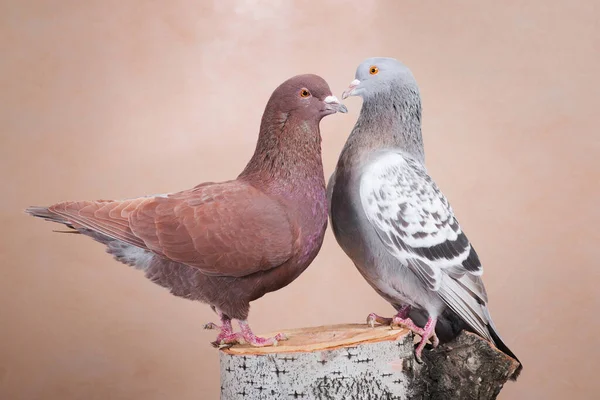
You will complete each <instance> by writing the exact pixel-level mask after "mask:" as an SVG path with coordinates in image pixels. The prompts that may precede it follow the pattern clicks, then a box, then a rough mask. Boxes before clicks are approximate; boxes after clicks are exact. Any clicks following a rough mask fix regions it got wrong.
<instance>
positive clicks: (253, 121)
mask: <svg viewBox="0 0 600 400" xmlns="http://www.w3.org/2000/svg"><path fill="white" fill-rule="evenodd" d="M439 3H443V4H444V5H441V4H439ZM484 3H486V4H484ZM519 3H522V4H519ZM450 4H452V5H451V6H450ZM599 13H600V7H599V6H598V2H596V1H593V0H582V1H570V2H559V1H548V0H537V1H528V2H525V1H523V2H517V1H502V2H500V1H494V2H492V1H489V2H485V1H484V2H478V1H453V2H434V1H427V2H417V1H402V2H401V1H394V0H389V1H379V2H377V1H369V0H362V1H355V2H350V1H342V0H338V1H334V0H329V1H319V2H316V1H314V2H309V1H299V0H296V1H292V0H288V1H286V0H279V1H261V0H238V1H232V0H215V1H212V2H209V1H204V2H202V1H192V0H176V1H174V0H168V1H167V0H163V1H142V0H135V1H134V0H128V1H123V0H119V1H107V0H93V1H92V0H86V1H81V0H71V1H68V0H62V1H61V0H37V1H35V0H9V1H7V0H3V1H1V2H0V49H1V53H0V54H1V56H0V132H1V133H0V135H1V136H0V147H1V151H2V154H1V159H0V174H1V179H2V187H3V190H2V196H1V198H0V218H1V222H2V240H1V241H0V254H1V265H0V304H1V306H0V339H1V340H0V398H2V399H11V400H12V399H15V400H17V399H18V400H20V399H65V400H71V399H147V400H154V399H182V400H183V399H189V400H197V399H213V398H217V396H218V392H219V374H218V356H217V351H215V350H214V349H213V348H212V347H210V345H209V341H211V340H213V339H214V335H215V334H214V332H208V331H204V330H203V329H202V325H203V324H204V323H206V322H208V321H214V320H215V318H214V315H213V314H212V312H211V311H210V309H209V307H208V306H206V305H203V304H200V303H192V302H189V301H185V300H182V299H179V298H175V297H172V296H171V295H170V294H168V292H167V291H166V290H163V289H162V288H160V287H158V286H155V285H152V284H151V283H149V282H148V281H146V280H145V279H144V278H143V276H142V274H141V273H140V272H138V271H135V270H133V269H130V268H128V267H126V266H124V265H122V264H119V263H116V262H114V261H113V260H112V259H111V257H110V256H108V255H106V254H105V253H104V249H103V248H102V246H100V245H98V244H96V243H94V242H92V241H91V240H88V239H84V238H82V237H73V236H68V235H60V234H55V233H52V232H51V230H52V229H54V228H57V227H58V226H53V225H51V224H49V223H44V222H42V221H40V220H34V219H33V218H29V217H27V216H26V215H24V214H23V213H22V210H23V209H24V208H25V207H26V206H28V205H47V204H50V203H54V202H58V201H61V200H68V199H71V200H74V199H97V198H126V197H133V196H137V195H143V194H147V193H163V192H168V191H175V190H179V189H185V188H188V187H191V186H192V185H195V184H197V183H200V182H203V181H206V180H225V179H229V178H232V177H235V176H236V174H237V173H238V172H239V171H240V170H241V169H242V168H243V166H244V165H245V162H246V161H247V159H248V158H249V157H250V155H251V153H252V152H253V149H254V144H255V140H256V135H257V130H258V124H259V120H260V117H261V113H262V110H263V108H264V105H265V102H266V100H267V99H268V96H269V95H270V93H271V91H272V90H273V89H274V88H275V87H276V86H277V85H278V84H279V83H280V82H282V81H283V80H284V79H287V78H288V77H290V76H292V75H295V74H299V73H306V72H314V73H318V74H320V75H322V76H323V77H324V78H325V79H327V80H328V82H329V83H330V85H331V88H332V90H333V91H334V93H335V94H337V95H340V94H341V92H342V90H343V89H344V88H345V87H346V86H347V84H348V83H349V82H350V81H351V80H352V79H353V77H354V71H355V68H356V66H357V65H358V63H359V62H360V61H362V60H363V59H364V58H366V57H369V56H379V55H383V56H393V57H396V58H399V59H401V60H403V61H404V62H405V63H407V64H408V65H409V66H410V67H411V68H412V70H413V72H414V74H415V75H416V77H417V80H418V81H419V83H420V85H421V89H422V95H423V103H424V134H425V143H426V154H427V163H428V167H429V169H430V172H431V173H432V175H433V176H434V178H435V179H436V180H437V181H438V183H439V185H440V186H441V187H442V189H443V190H444V191H445V192H446V194H447V196H448V197H449V198H450V199H451V202H452V204H453V206H454V208H455V211H456V212H457V214H458V216H459V218H460V220H461V222H462V224H463V226H464V229H465V230H466V231H467V233H468V234H469V236H470V238H471V240H472V241H473V242H474V243H475V246H476V248H477V250H478V251H479V253H480V254H481V257H482V259H483V262H484V265H485V275H484V280H485V283H486V285H487V289H488V292H489V297H490V299H491V311H492V314H493V316H494V318H495V321H496V325H498V327H499V329H500V332H501V333H502V335H503V337H504V338H505V339H506V342H507V343H508V344H509V345H510V347H511V348H512V349H513V350H514V351H515V353H516V354H517V355H519V357H520V358H521V360H522V361H523V363H524V365H525V370H524V373H523V375H522V378H521V379H520V381H519V382H518V383H516V384H514V383H510V384H507V385H506V387H505V389H504V391H503V392H502V395H501V398H503V399H561V398H572V399H575V398H576V399H585V398H592V397H593V396H592V394H594V393H595V394H597V393H598V391H599V390H600V384H599V380H598V378H597V376H596V374H597V371H598V368H599V367H600V365H599V363H598V359H599V358H600V352H599V350H598V334H599V333H600V332H599V329H598V314H597V310H598V308H599V307H600V304H599V303H600V301H599V295H598V290H597V287H598V284H599V278H600V275H599V272H598V271H599V269H598V267H599V266H598V261H597V256H596V254H597V251H598V239H599V237H598V229H599V228H598V227H599V222H600V215H599V212H598V204H597V203H598V200H599V196H598V195H599V190H598V184H599V176H600V170H599V165H600V162H599V160H598V157H599V155H600V145H599V133H598V128H597V117H595V115H597V113H598V107H599V106H600V102H599V100H598V98H599V97H598V93H599V89H600V87H599V85H598V71H600V62H599V61H600V56H599V50H600V35H599V32H600V30H599ZM346 104H347V106H348V108H349V109H350V113H349V114H347V115H335V116H332V117H328V118H326V119H325V120H324V121H323V123H322V134H323V157H324V163H325V169H326V172H325V173H326V175H327V176H329V174H330V173H331V171H332V170H333V167H334V165H335V163H336V160H337V156H338V154H339V152H340V150H341V148H342V146H343V143H344V141H345V140H346V137H347V135H348V133H349V131H350V129H351V128H352V126H353V124H354V122H355V120H356V117H357V115H358V112H359V110H360V105H361V102H360V99H357V98H351V99H348V100H347V101H346ZM372 311H376V312H379V313H383V314H386V313H387V314H389V313H391V311H392V310H391V307H390V306H389V305H388V304H386V303H385V302H384V301H383V300H381V299H380V298H379V297H378V296H377V295H376V294H375V293H374V292H373V290H372V289H371V288H370V287H369V286H368V285H367V284H366V283H365V282H364V281H363V279H362V278H361V277H360V276H359V274H358V273H357V271H356V270H355V269H354V267H353V266H352V264H351V263H350V261H349V260H348V259H347V258H346V257H345V256H344V254H343V253H342V251H341V250H340V249H339V247H338V246H337V244H336V243H335V240H334V238H333V236H332V235H331V233H330V232H329V233H328V234H327V236H326V239H325V244H324V246H323V250H322V251H321V253H320V255H319V256H318V257H317V259H316V261H315V262H314V263H313V265H312V266H311V267H310V268H309V269H308V270H307V271H306V272H305V273H304V274H303V275H302V276H301V277H300V278H299V279H298V280H297V281H295V282H294V283H293V284H291V285H290V286H289V287H287V288H285V289H284V290H281V291H279V292H277V293H273V294H270V295H267V296H265V297H264V298H262V299H261V300H259V301H256V302H255V303H253V306H252V312H251V315H250V320H251V322H252V323H253V326H254V327H255V330H257V331H259V332H260V331H263V332H264V331H268V330H274V329H278V328H288V327H301V326H310V325H318V324H331V323H340V322H357V321H363V320H364V318H365V317H366V315H367V314H368V313H369V312H372Z"/></svg>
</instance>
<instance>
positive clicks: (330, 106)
mask: <svg viewBox="0 0 600 400" xmlns="http://www.w3.org/2000/svg"><path fill="white" fill-rule="evenodd" d="M323 102H324V103H325V109H326V110H327V111H331V114H333V113H336V112H341V113H347V112H348V109H347V108H346V106H345V105H343V104H342V103H340V101H339V100H338V98H337V97H335V96H332V95H331V96H327V97H325V100H323Z"/></svg>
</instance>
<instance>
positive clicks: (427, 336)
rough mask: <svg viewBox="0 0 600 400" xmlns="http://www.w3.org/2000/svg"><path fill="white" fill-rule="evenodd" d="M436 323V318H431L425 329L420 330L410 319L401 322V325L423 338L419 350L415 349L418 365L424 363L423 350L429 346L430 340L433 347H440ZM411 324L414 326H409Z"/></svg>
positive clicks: (418, 346)
mask: <svg viewBox="0 0 600 400" xmlns="http://www.w3.org/2000/svg"><path fill="white" fill-rule="evenodd" d="M436 322H437V320H436V319H435V318H429V319H428V320H427V323H426V324H425V326H424V327H423V328H419V327H418V326H416V325H415V324H414V322H412V320H411V319H410V318H407V319H406V320H404V322H401V325H403V326H406V327H407V328H408V329H410V330H411V331H413V332H414V333H416V334H418V335H419V336H421V340H420V341H419V344H418V345H417V348H416V349H415V359H416V360H417V362H418V363H422V362H423V359H422V358H421V355H422V354H423V349H424V348H425V345H426V344H427V341H428V340H430V341H431V345H432V346H433V347H438V345H439V344H440V340H439V339H438V337H437V335H436V334H435V324H436ZM411 324H412V326H408V325H411ZM414 328H417V329H416V330H415V329H414Z"/></svg>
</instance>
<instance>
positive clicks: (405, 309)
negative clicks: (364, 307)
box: [367, 306, 410, 328]
mask: <svg viewBox="0 0 600 400" xmlns="http://www.w3.org/2000/svg"><path fill="white" fill-rule="evenodd" d="M409 313H410V306H402V307H401V308H400V309H399V310H398V313H397V314H396V316H395V317H394V318H402V319H405V318H407V317H408V314H409ZM394 318H386V317H382V316H379V315H377V314H375V313H371V314H369V316H368V317H367V325H370V326H371V328H375V323H378V324H381V325H390V326H392V324H393V322H394Z"/></svg>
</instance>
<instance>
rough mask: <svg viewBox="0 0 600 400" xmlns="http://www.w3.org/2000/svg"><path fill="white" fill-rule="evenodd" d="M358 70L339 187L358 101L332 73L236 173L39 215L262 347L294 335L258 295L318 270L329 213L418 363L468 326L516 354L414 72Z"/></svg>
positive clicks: (298, 85)
mask: <svg viewBox="0 0 600 400" xmlns="http://www.w3.org/2000/svg"><path fill="white" fill-rule="evenodd" d="M355 78H356V79H355V80H353V81H352V82H351V84H350V86H349V87H348V89H347V90H346V91H345V92H344V93H343V95H342V99H345V98H346V97H348V96H361V97H362V98H363V105H362V109H361V112H360V116H359V118H358V121H357V122H356V125H355V126H354V129H353V130H352V133H351V134H350V136H349V138H348V140H347V142H346V145H345V146H344V149H343V150H342V152H341V155H340V158H339V161H338V164H337V167H336V169H335V172H334V173H333V175H332V176H331V179H330V180H329V184H328V187H327V188H326V185H325V179H324V174H323V164H322V160H321V135H320V131H319V123H320V121H321V119H322V118H323V117H325V116H327V115H330V114H334V113H336V112H342V113H345V112H347V109H346V107H345V106H344V105H343V104H341V103H340V102H339V100H338V99H337V98H336V97H335V96H333V95H332V94H331V90H330V89H329V86H328V84H327V83H326V82H325V80H323V79H322V78H321V77H319V76H317V75H299V76H295V77H293V78H291V79H289V80H287V81H285V82H284V83H282V84H281V85H280V86H279V87H278V88H277V89H275V91H274V92H273V94H272V95H271V98H270V99H269V101H268V103H267V106H266V108H265V111H264V114H263V117H262V121H261V126H260V131H259V136H258V142H257V145H256V150H255V152H254V155H253V156H252V158H251V159H250V161H249V162H248V164H247V166H246V168H245V169H244V170H243V171H242V173H241V174H240V175H239V176H238V177H237V179H235V180H231V181H227V182H221V183H203V184H200V185H198V186H196V187H194V188H193V189H190V190H185V191H181V192H177V193H169V194H165V195H153V196H147V197H140V198H134V199H128V200H115V201H106V200H100V201H67V202H62V203H58V204H54V205H52V206H49V207H31V208H28V209H27V212H28V213H30V214H31V215H33V216H36V217H41V218H44V219H46V220H49V221H52V222H58V223H62V224H64V225H66V226H68V227H69V228H71V229H73V232H75V233H80V234H83V235H86V236H89V237H91V238H92V239H94V240H96V241H98V242H100V243H102V244H104V245H106V247H107V251H108V252H109V253H111V254H112V255H113V256H114V257H115V258H116V259H117V260H118V261H121V262H123V263H125V264H128V265H131V266H134V267H136V268H138V269H141V270H143V271H144V272H145V275H146V277H147V278H148V279H150V280H151V281H152V282H154V283H156V284H159V285H161V286H163V287H166V288H168V289H169V290H170V291H171V292H172V293H173V294H174V295H176V296H181V297H184V298H187V299H191V300H198V301H202V302H205V303H208V304H209V305H210V306H211V307H212V309H213V310H214V311H215V312H216V313H217V314H218V315H219V317H220V319H221V325H216V324H212V323H211V324H208V325H207V326H206V327H207V328H212V329H218V330H219V334H218V336H217V339H216V341H215V342H214V344H215V345H224V344H232V343H236V342H240V341H245V342H247V343H249V344H251V345H254V346H267V345H275V344H277V342H278V341H279V340H284V339H285V337H284V336H283V335H277V336H275V337H271V338H262V337H257V336H256V335H255V334H254V333H253V332H252V330H251V329H250V326H249V325H248V322H247V318H248V312H249V308H250V302H251V301H253V300H256V299H258V298H260V297H262V296H263V295H264V294H266V293H269V292H272V291H275V290H278V289H281V288H283V287H284V286H286V285H288V284H289V283H291V282H292V281H293V280H294V279H296V278H297V277H298V276H299V275H300V274H301V273H302V272H303V271H304V270H305V269H306V268H307V267H308V265H309V264H310V263H311V262H312V261H313V259H314V258H315V257H316V255H317V253H318V252H319V250H320V248H321V245H322V243H323V237H324V234H325V230H326V227H327V220H328V214H329V216H330V218H331V225H332V228H333V232H334V234H335V237H336V239H337V241H338V243H339V244H340V246H341V247H342V249H343V250H344V251H345V253H346V254H347V255H348V256H349V257H350V258H351V259H352V261H353V262H354V264H355V265H356V267H357V268H358V270H359V271H360V273H361V274H362V275H363V277H364V278H365V279H366V280H367V281H368V282H369V284H370V285H371V286H372V287H373V288H374V289H375V290H376V291H377V293H379V294H380V295H381V296H383V297H384V298H385V299H386V300H387V301H388V302H389V303H390V304H392V306H393V307H394V308H395V309H396V311H397V314H396V315H395V316H394V317H393V318H384V317H380V316H378V315H376V314H371V315H369V316H368V318H367V322H368V323H370V324H371V325H374V324H375V323H380V324H388V325H402V326H405V327H407V328H409V329H411V330H412V331H414V332H415V333H417V334H418V335H420V336H421V341H420V343H419V344H418V346H417V348H416V351H415V353H416V357H417V358H418V359H420V358H421V354H422V351H423V348H424V346H425V344H426V343H427V342H428V341H431V343H432V344H433V346H437V344H438V343H439V339H438V336H440V337H441V338H442V339H443V340H445V339H446V338H451V337H453V336H455V335H456V334H457V333H458V332H460V330H462V329H469V330H471V331H474V332H476V333H477V334H479V335H480V336H482V337H484V338H486V339H488V340H490V341H492V342H493V343H494V344H495V345H496V346H497V347H498V348H499V349H500V350H502V351H504V352H505V353H506V354H508V355H510V356H512V357H514V358H515V359H516V357H515V356H514V354H513V353H512V352H511V351H510V350H509V349H508V347H507V346H506V345H505V344H504V343H503V342H502V340H501V339H500V336H499V335H498V333H497V330H496V328H495V327H494V324H493V322H492V319H491V317H490V314H489V312H488V309H487V294H486V291H485V288H484V286H483V282H482V280H481V275H482V272H483V270H482V266H481V263H480V261H479V258H478V256H477V253H476V252H475V250H474V248H473V246H472V245H471V243H470V242H469V240H468V239H467V237H466V236H465V234H464V232H463V231H462V230H461V227H460V225H459V223H458V221H457V219H456V217H455V216H454V213H453V211H452V208H451V206H450V205H449V203H448V201H447V199H446V197H445V196H444V195H443V194H442V192H441V191H440V190H439V188H438V187H437V186H436V184H435V183H434V182H433V180H432V179H431V177H430V176H429V175H428V174H427V170H426V169H425V166H424V151H423V140H422V136H421V99H420V95H419V88H418V86H417V83H416V81H415V79H414V77H413V75H412V73H411V72H410V70H409V69H408V68H407V67H406V66H405V65H403V64H402V63H400V62H399V61H397V60H395V59H392V58H369V59H367V60H365V61H364V62H363V63H361V64H360V65H359V67H358V69H357V70H356V76H355ZM232 319H236V320H238V321H239V325H240V331H239V332H235V331H234V330H233V328H232V324H231V322H232ZM419 320H421V323H420V324H419V323H416V322H413V321H419ZM436 328H437V329H436ZM436 331H437V334H436ZM520 370H521V367H519V369H518V370H517V371H516V373H515V374H514V376H513V378H514V379H516V377H517V376H518V374H519V373H520Z"/></svg>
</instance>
